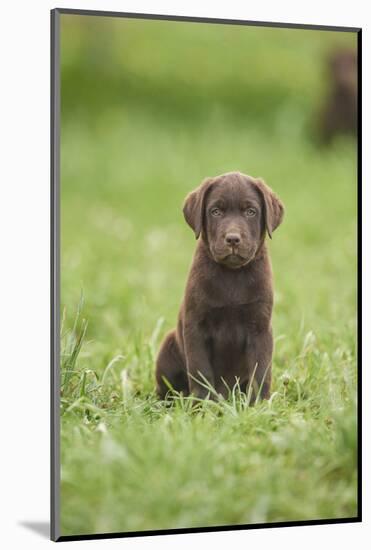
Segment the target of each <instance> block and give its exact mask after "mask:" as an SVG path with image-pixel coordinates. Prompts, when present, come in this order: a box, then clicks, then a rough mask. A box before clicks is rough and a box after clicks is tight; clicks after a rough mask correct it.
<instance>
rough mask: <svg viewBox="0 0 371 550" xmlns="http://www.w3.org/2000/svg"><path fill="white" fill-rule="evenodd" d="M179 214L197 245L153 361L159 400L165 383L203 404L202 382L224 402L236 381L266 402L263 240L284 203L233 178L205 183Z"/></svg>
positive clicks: (268, 355)
mask: <svg viewBox="0 0 371 550" xmlns="http://www.w3.org/2000/svg"><path fill="white" fill-rule="evenodd" d="M183 212H184V217H185V220H186V222H187V223H188V224H189V225H190V227H191V228H192V229H193V231H194V233H195V236H196V239H199V241H198V245H197V248H196V252H195V255H194V258H193V262H192V265H191V269H190V273H189V277H188V281H187V285H186V290H185V296H184V300H183V303H182V305H181V308H180V312H179V318H178V324H177V328H176V329H175V330H172V331H170V332H169V333H168V334H167V335H166V337H165V339H164V341H163V342H162V345H161V348H160V351H159V354H158V357H157V362H156V383H157V394H158V395H159V397H160V398H162V399H163V398H165V396H166V393H167V392H168V391H169V386H168V384H170V385H171V387H172V388H174V389H175V390H176V391H178V392H183V394H184V395H189V394H190V393H191V394H193V395H195V396H197V397H200V398H205V397H207V396H208V395H209V392H208V390H207V388H205V387H204V385H203V384H204V383H205V380H206V381H207V382H208V384H210V385H211V386H212V387H213V388H215V390H216V391H217V392H218V393H220V394H222V395H223V396H225V397H226V396H227V395H228V393H229V389H232V388H233V386H234V385H235V384H236V381H239V384H240V388H241V389H242V390H243V391H248V389H249V388H252V389H253V390H254V395H253V399H255V398H256V395H257V392H259V395H260V397H262V398H268V397H269V394H270V385H271V364H272V352H273V337H272V327H271V316H272V307H273V285H272V271H271V264H270V260H269V256H268V251H267V247H266V244H265V236H266V234H268V235H269V237H272V233H273V231H274V230H275V229H276V228H277V227H278V226H279V225H280V223H281V221H282V218H283V213H284V207H283V204H282V202H281V201H280V200H279V198H278V197H277V196H276V195H275V194H274V193H273V191H272V190H271V189H270V188H269V187H268V186H267V185H266V184H265V183H264V182H263V181H262V180H260V179H256V178H253V177H251V176H247V175H244V174H241V173H240V172H231V173H228V174H223V175H221V176H217V177H214V178H207V179H206V180H204V181H203V182H202V184H201V185H200V186H199V187H198V188H197V189H195V190H194V191H193V192H192V193H190V194H189V195H188V197H187V198H186V200H185V204H184V208H183ZM166 381H167V382H168V384H167V383H166ZM199 382H201V383H199Z"/></svg>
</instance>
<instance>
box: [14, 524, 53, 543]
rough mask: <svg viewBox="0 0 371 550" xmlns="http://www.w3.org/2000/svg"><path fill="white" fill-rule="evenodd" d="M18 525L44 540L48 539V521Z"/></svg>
mask: <svg viewBox="0 0 371 550" xmlns="http://www.w3.org/2000/svg"><path fill="white" fill-rule="evenodd" d="M18 525H22V527H26V529H29V530H30V531H33V532H34V533H37V534H38V535H40V536H41V537H43V538H44V539H49V538H50V523H49V521H19V522H18Z"/></svg>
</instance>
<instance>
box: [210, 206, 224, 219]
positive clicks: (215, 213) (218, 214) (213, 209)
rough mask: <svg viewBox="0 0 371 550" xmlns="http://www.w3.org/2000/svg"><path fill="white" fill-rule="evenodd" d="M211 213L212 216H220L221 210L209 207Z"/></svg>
mask: <svg viewBox="0 0 371 550" xmlns="http://www.w3.org/2000/svg"><path fill="white" fill-rule="evenodd" d="M211 214H212V216H216V217H218V216H221V215H222V211H221V210H220V208H212V209H211Z"/></svg>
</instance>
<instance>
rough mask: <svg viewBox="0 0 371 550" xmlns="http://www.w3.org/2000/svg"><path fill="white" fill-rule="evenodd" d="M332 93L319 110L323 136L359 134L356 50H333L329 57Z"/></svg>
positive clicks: (326, 138) (330, 88)
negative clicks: (320, 110)
mask: <svg viewBox="0 0 371 550" xmlns="http://www.w3.org/2000/svg"><path fill="white" fill-rule="evenodd" d="M327 70H328V77H329V81H330V82H329V92H328V95H327V98H326V101H325V105H324V107H323V109H322V112H321V113H320V129H319V130H320V137H321V139H322V141H323V142H325V143H328V142H331V141H332V139H333V138H334V137H335V136H336V135H339V134H353V135H356V133H357V56H356V52H355V51H354V50H350V49H342V50H337V51H336V52H333V53H332V54H331V55H330V57H329V59H328V68H327Z"/></svg>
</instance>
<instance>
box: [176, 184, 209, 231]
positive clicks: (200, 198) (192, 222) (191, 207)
mask: <svg viewBox="0 0 371 550" xmlns="http://www.w3.org/2000/svg"><path fill="white" fill-rule="evenodd" d="M211 183H212V179H211V178H207V179H205V180H204V181H203V182H202V183H201V185H199V186H198V187H197V188H196V189H195V190H194V191H192V192H191V193H189V195H187V197H186V199H185V201H184V206H183V214H184V218H185V221H186V222H187V223H188V225H189V226H190V227H191V228H192V229H193V231H194V232H195V235H196V239H198V237H199V236H200V233H201V231H202V225H203V219H204V211H205V200H206V195H207V192H208V190H209V188H210V185H211Z"/></svg>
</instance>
